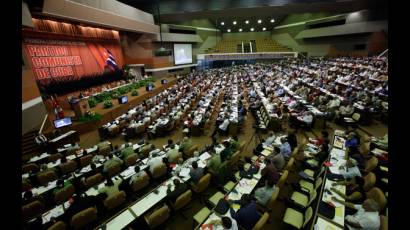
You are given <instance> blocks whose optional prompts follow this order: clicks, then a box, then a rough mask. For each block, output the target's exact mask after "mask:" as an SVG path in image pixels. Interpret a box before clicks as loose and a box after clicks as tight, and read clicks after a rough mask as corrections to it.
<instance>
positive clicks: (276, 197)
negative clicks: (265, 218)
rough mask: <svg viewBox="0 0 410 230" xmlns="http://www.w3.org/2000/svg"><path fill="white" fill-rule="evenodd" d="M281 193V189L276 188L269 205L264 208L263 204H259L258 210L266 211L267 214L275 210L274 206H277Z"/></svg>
mask: <svg viewBox="0 0 410 230" xmlns="http://www.w3.org/2000/svg"><path fill="white" fill-rule="evenodd" d="M279 193H280V188H279V187H277V188H275V190H274V191H273V193H272V197H271V198H270V200H269V202H268V204H267V205H266V206H262V205H261V204H258V208H259V209H262V210H264V211H267V212H271V211H272V209H273V205H275V202H276V200H277V199H278V197H279Z"/></svg>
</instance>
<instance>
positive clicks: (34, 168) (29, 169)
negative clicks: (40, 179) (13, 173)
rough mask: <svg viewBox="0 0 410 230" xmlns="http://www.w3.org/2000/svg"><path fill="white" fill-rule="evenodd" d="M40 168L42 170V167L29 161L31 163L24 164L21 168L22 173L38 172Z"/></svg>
mask: <svg viewBox="0 0 410 230" xmlns="http://www.w3.org/2000/svg"><path fill="white" fill-rule="evenodd" d="M39 170H40V167H38V165H37V164H35V163H29V164H25V165H23V167H22V168H21V173H22V174H25V173H28V172H38V171H39Z"/></svg>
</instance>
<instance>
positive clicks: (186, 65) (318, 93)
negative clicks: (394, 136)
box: [3, 0, 406, 230]
mask: <svg viewBox="0 0 410 230" xmlns="http://www.w3.org/2000/svg"><path fill="white" fill-rule="evenodd" d="M18 4H19V3H18ZM387 11H388V6H387V0H344V1H339V0H327V1H324V0H310V1H299V0H283V1H272V0H259V1H251V0H249V1H233V0H196V1H192V0H22V20H21V23H22V24H21V49H22V54H21V55H22V94H21V95H22V101H21V103H22V112H21V120H22V121H21V122H22V123H21V124H22V125H21V128H22V132H21V158H20V156H19V157H18V158H19V159H18V160H19V161H20V162H21V165H20V166H18V167H17V170H18V173H17V174H18V178H20V177H21V182H20V181H19V182H17V183H18V185H19V186H20V183H21V191H20V192H21V215H20V218H21V228H22V229H24V230H66V229H67V230H71V229H85V230H92V229H93V230H120V229H125V230H132V229H134V230H137V229H138V230H140V229H165V230H182V229H199V230H219V229H220V230H223V229H231V230H238V229H240V230H267V229H277V230H284V229H305V230H344V229H350V230H352V229H365V230H379V229H380V230H387V229H388V209H389V202H388V200H389V197H388V192H389V190H388V187H389V186H388V178H389V171H388V168H389V163H388V158H389V148H388V136H389V135H388V124H389V122H388V120H389V118H388V114H389V112H388V110H389V109H388V107H389V79H388V75H389V54H388V48H389V47H388V12H387ZM403 16H404V15H403ZM403 33H404V32H403ZM403 36H404V34H403ZM402 44H403V43H402ZM403 53H405V52H404V51H403ZM392 60H393V59H392ZM18 61H20V60H18ZM401 67H402V68H406V66H401ZM396 75H397V74H396ZM395 92H396V91H395ZM391 96H392V94H390V97H391ZM403 103H404V104H403ZM400 104H402V105H405V104H406V102H405V100H404V99H401V101H400ZM403 110H404V109H403ZM402 112H403V111H402ZM18 119H20V118H18ZM3 122H4V121H3ZM6 122H7V121H6ZM399 128H400V127H399ZM403 130H404V129H402V130H398V131H403ZM18 135H20V134H18ZM402 152H403V153H405V152H406V151H402ZM404 155H405V154H404ZM20 167H21V171H20ZM19 172H21V173H19ZM399 180H400V179H399ZM402 180H403V183H404V180H405V179H404V178H402ZM393 197H394V196H393ZM397 229H405V227H400V226H398V225H397Z"/></svg>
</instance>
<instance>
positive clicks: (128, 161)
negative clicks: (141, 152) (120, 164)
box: [124, 153, 138, 167]
mask: <svg viewBox="0 0 410 230" xmlns="http://www.w3.org/2000/svg"><path fill="white" fill-rule="evenodd" d="M137 160H138V154H136V153H134V154H131V155H129V156H128V157H127V158H126V159H125V160H124V163H125V166H127V167H129V166H131V165H134V164H135V162H136V161H137Z"/></svg>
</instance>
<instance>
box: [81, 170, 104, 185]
mask: <svg viewBox="0 0 410 230" xmlns="http://www.w3.org/2000/svg"><path fill="white" fill-rule="evenodd" d="M102 181H103V176H102V175H101V173H97V174H95V175H93V176H90V177H88V178H86V179H85V181H84V186H85V187H86V188H91V187H93V186H95V185H97V184H99V183H101V182H102Z"/></svg>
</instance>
